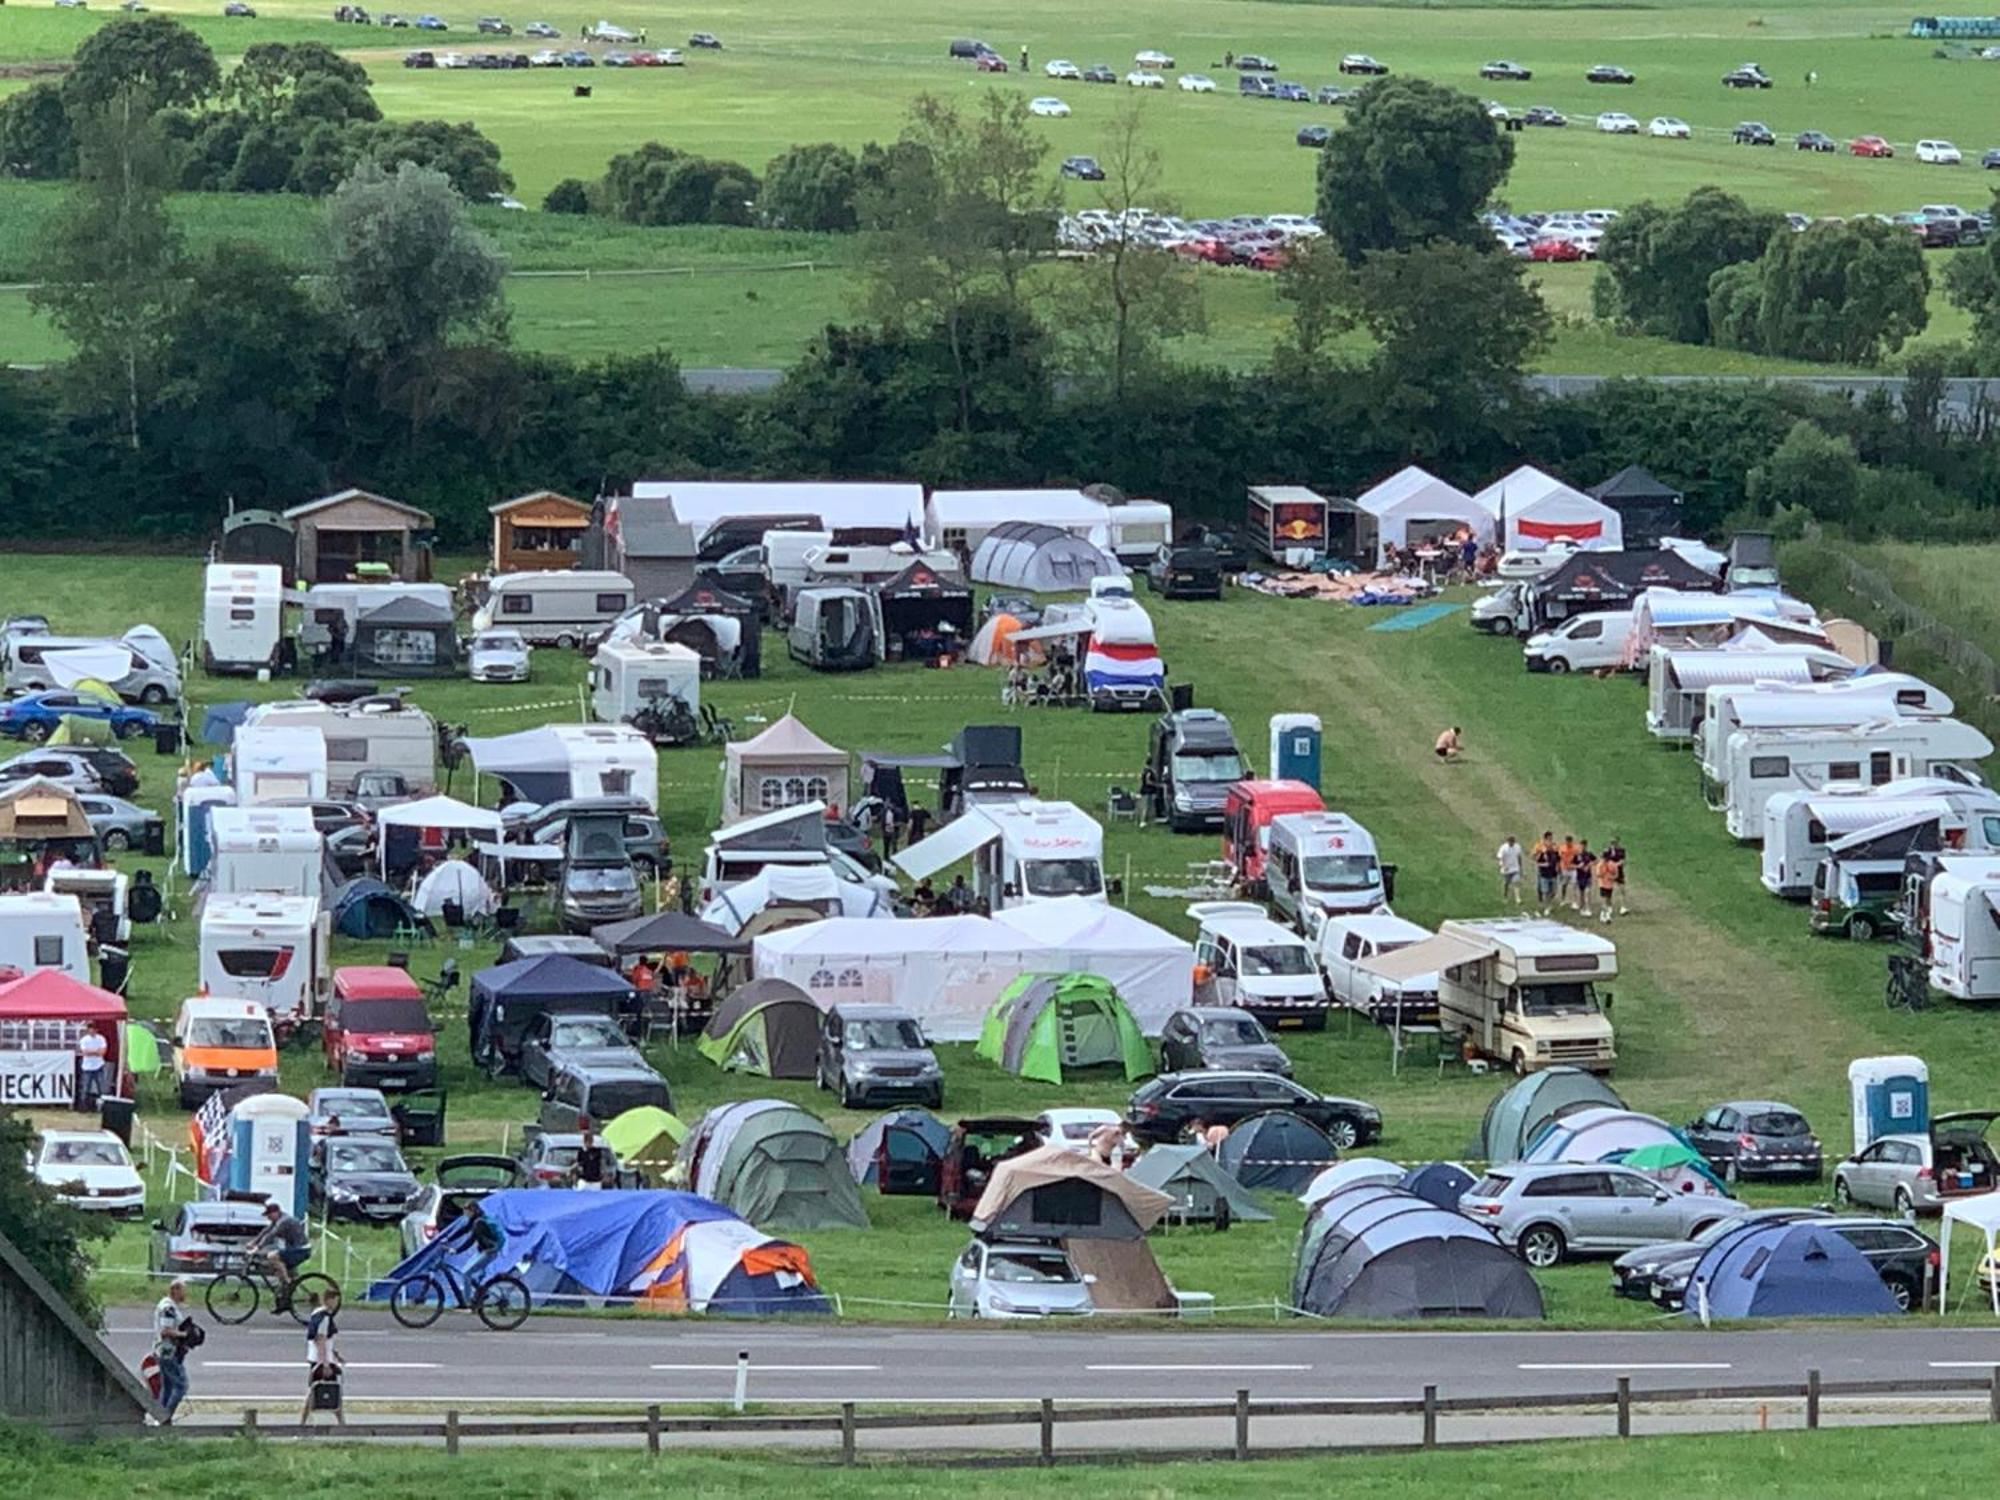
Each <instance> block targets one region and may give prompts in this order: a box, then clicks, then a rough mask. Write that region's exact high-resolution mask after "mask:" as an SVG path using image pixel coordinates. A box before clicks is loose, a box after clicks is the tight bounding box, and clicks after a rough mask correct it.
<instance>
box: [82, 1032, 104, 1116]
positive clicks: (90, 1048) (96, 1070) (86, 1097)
mask: <svg viewBox="0 0 2000 1500" xmlns="http://www.w3.org/2000/svg"><path fill="white" fill-rule="evenodd" d="M109 1051H110V1046H109V1044H108V1043H106V1042H105V1040H104V1033H103V1032H101V1031H99V1030H98V1029H97V1028H96V1027H94V1026H86V1027H84V1028H83V1034H82V1035H81V1036H79V1037H78V1038H77V1039H76V1107H77V1110H78V1111H79V1112H80V1113H84V1114H88V1113H89V1112H90V1111H91V1110H94V1109H96V1108H97V1101H98V1100H100V1099H102V1098H103V1097H104V1058H105V1055H106V1053H108V1052H109Z"/></svg>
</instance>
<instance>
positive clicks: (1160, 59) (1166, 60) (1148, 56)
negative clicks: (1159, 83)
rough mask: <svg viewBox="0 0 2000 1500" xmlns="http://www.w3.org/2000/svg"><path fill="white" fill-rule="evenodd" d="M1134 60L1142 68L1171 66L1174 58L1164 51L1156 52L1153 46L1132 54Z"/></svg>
mask: <svg viewBox="0 0 2000 1500" xmlns="http://www.w3.org/2000/svg"><path fill="white" fill-rule="evenodd" d="M1132 61H1133V62H1135V63H1137V64H1138V65H1139V66H1140V67H1142V68H1171V67H1172V66H1173V65H1174V60H1173V59H1172V58H1171V57H1169V56H1167V54H1166V53H1164V52H1156V51H1154V50H1153V49H1152V48H1151V47H1148V48H1146V49H1145V50H1144V51H1142V52H1135V53H1133V54H1132Z"/></svg>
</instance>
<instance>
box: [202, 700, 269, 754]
mask: <svg viewBox="0 0 2000 1500" xmlns="http://www.w3.org/2000/svg"><path fill="white" fill-rule="evenodd" d="M255 706H256V705H255V704H253V703H248V702H240V701H239V702H236V703H211V704H209V706H208V712H206V713H205V714H203V715H202V716H201V742H202V743H203V744H204V745H219V746H221V747H222V748H223V749H224V750H227V749H228V748H229V747H230V746H231V745H232V744H234V743H235V742H236V731H237V730H239V729H241V728H242V727H243V721H244V720H245V719H247V718H249V717H250V710H251V709H252V708H254V707H255Z"/></svg>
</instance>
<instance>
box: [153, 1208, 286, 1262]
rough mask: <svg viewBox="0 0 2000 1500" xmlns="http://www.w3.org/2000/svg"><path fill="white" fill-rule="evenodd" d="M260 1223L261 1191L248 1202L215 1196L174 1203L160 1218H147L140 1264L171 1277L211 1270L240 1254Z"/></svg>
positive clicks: (259, 1229) (260, 1230)
mask: <svg viewBox="0 0 2000 1500" xmlns="http://www.w3.org/2000/svg"><path fill="white" fill-rule="evenodd" d="M265 1223H266V1220H265V1218H264V1202H263V1198H262V1196H261V1195H260V1196H258V1198H257V1199H256V1201H254V1202H247V1201H244V1200H241V1199H236V1198H217V1199H214V1200H212V1201H204V1200H201V1199H197V1200H195V1201H194V1202H192V1203H178V1204H175V1205H174V1207H173V1208H172V1209H171V1210H170V1211H169V1212H168V1214H167V1216H166V1217H165V1218H163V1219H155V1220H154V1221H153V1232H152V1234H151V1236H149V1237H148V1239H147V1243H146V1269H147V1270H149V1271H152V1272H154V1273H156V1274H167V1275H173V1276H203V1275H212V1274H214V1273H216V1272H218V1271H220V1270H222V1269H223V1268H224V1267H225V1266H226V1265H228V1264H231V1263H233V1262H234V1261H235V1259H236V1258H237V1257H239V1256H241V1255H242V1254H243V1253H244V1250H245V1248H246V1247H247V1246H248V1245H249V1243H250V1241H252V1240H254V1239H255V1238H256V1237H257V1236H258V1235H260V1234H262V1233H263V1232H264V1226H265Z"/></svg>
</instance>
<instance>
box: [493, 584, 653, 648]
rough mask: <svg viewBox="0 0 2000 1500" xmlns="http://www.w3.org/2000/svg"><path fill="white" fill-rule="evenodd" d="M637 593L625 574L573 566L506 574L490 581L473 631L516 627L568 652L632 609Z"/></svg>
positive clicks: (541, 642) (540, 642)
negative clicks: (565, 568)
mask: <svg viewBox="0 0 2000 1500" xmlns="http://www.w3.org/2000/svg"><path fill="white" fill-rule="evenodd" d="M636 597H637V595H636V591H635V590H634V589H633V587H632V580H631V579H629V578H627V577H626V576H625V575H624V574H623V573H611V572H604V571H592V570H588V569H573V570H569V571H552V572H542V573H502V574H500V575H499V576H498V577H497V578H495V579H493V580H492V582H491V583H489V584H488V585H487V589H486V602H485V603H484V604H482V605H481V606H480V607H479V611H478V613H476V614H475V615H473V617H472V628H473V629H474V630H490V629H492V628H493V627H494V626H496V625H507V626H512V627H513V628H514V629H515V630H518V631H520V632H521V634H522V635H523V636H525V637H526V638H527V639H528V640H529V641H530V642H531V643H532V644H534V645H537V646H558V647H561V648H562V649H564V650H568V649H569V648H571V647H573V646H580V645H582V644H583V643H584V642H586V641H589V640H592V639H594V638H595V637H597V636H598V635H600V634H602V633H603V631H604V629H605V627H606V626H608V625H610V623H611V622H612V621H613V620H615V619H617V618H618V617H619V616H620V615H621V614H623V613H624V612H625V611H626V610H628V609H630V608H631V607H632V604H633V601H634V599H635V598H636Z"/></svg>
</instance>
